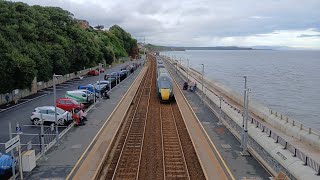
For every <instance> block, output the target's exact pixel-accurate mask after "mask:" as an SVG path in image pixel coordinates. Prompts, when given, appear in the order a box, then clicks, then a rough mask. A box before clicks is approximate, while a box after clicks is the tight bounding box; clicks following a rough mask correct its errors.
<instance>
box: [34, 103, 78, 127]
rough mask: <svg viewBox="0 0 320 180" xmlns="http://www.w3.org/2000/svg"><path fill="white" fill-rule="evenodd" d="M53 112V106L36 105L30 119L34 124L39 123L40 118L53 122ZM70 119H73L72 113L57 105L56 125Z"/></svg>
mask: <svg viewBox="0 0 320 180" xmlns="http://www.w3.org/2000/svg"><path fill="white" fill-rule="evenodd" d="M54 112H55V111H54V106H42V107H37V108H35V109H34V111H33V112H32V115H31V117H30V119H31V121H32V122H33V124H34V125H40V124H41V118H42V119H43V122H52V123H55V116H54ZM41 114H42V117H41ZM72 120H73V119H72V114H71V113H70V112H68V111H65V110H63V109H60V108H58V107H57V124H58V125H65V124H67V123H68V122H70V121H72Z"/></svg>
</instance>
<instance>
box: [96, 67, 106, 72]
mask: <svg viewBox="0 0 320 180" xmlns="http://www.w3.org/2000/svg"><path fill="white" fill-rule="evenodd" d="M97 71H99V68H97ZM104 72H105V70H104V68H100V73H104Z"/></svg>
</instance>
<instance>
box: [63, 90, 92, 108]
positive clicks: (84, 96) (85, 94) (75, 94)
mask: <svg viewBox="0 0 320 180" xmlns="http://www.w3.org/2000/svg"><path fill="white" fill-rule="evenodd" d="M64 97H66V98H70V99H74V100H76V101H78V102H79V103H83V104H86V103H92V102H93V98H94V96H93V93H92V92H90V91H89V90H87V89H78V90H73V91H67V92H66V94H65V95H64Z"/></svg>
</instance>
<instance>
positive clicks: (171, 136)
mask: <svg viewBox="0 0 320 180" xmlns="http://www.w3.org/2000/svg"><path fill="white" fill-rule="evenodd" d="M160 109H161V110H160V112H161V113H160V116H161V130H162V131H161V133H162V148H163V166H164V177H165V178H166V179H177V178H179V179H180V178H183V179H190V176H189V172H188V167H187V164H186V160H185V156H184V153H183V150H182V145H181V141H180V137H179V132H178V129H177V126H176V122H175V118H174V114H173V110H172V107H171V104H161V106H160Z"/></svg>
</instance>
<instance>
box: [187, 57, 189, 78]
mask: <svg viewBox="0 0 320 180" xmlns="http://www.w3.org/2000/svg"><path fill="white" fill-rule="evenodd" d="M187 80H188V83H189V59H187Z"/></svg>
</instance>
